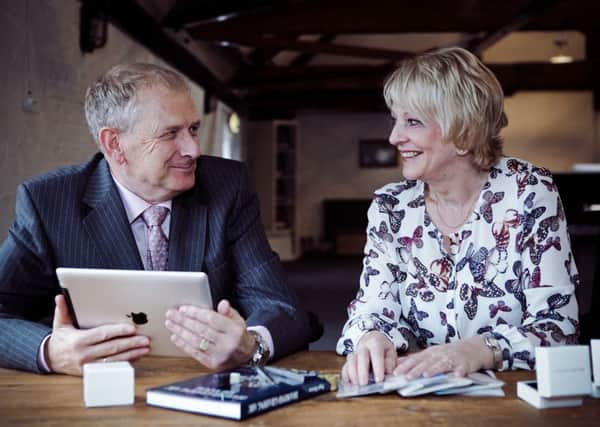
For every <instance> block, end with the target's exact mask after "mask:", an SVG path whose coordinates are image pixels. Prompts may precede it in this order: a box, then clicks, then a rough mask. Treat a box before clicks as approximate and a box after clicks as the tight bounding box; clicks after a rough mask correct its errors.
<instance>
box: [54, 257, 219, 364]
mask: <svg viewBox="0 0 600 427" xmlns="http://www.w3.org/2000/svg"><path fill="white" fill-rule="evenodd" d="M56 275H57V276H58V281H59V283H60V286H61V287H62V289H63V294H64V295H65V298H66V300H67V305H68V306H69V311H70V313H71V318H72V319H73V322H74V325H75V326H76V327H78V328H82V329H85V328H92V327H95V326H99V325H104V324H107V323H132V324H135V325H136V326H137V328H138V331H139V333H140V334H142V335H146V336H148V337H150V339H151V344H150V345H151V350H150V354H153V355H156V356H186V354H185V353H183V352H182V351H181V350H179V349H178V348H177V347H176V346H175V345H174V344H173V343H172V342H171V340H170V338H169V337H170V335H171V332H170V331H169V330H168V329H167V328H166V327H165V313H166V311H167V310H168V309H169V308H171V307H175V306H177V305H182V304H192V305H197V306H200V307H206V308H211V309H212V307H213V305H212V297H211V294H210V287H209V285H208V277H207V276H206V274H205V273H201V272H183V271H144V270H110V269H90V268H57V269H56Z"/></svg>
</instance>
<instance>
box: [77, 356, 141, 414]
mask: <svg viewBox="0 0 600 427" xmlns="http://www.w3.org/2000/svg"><path fill="white" fill-rule="evenodd" d="M134 397H135V381H134V370H133V367H132V366H131V364H130V363H129V362H105V363H102V362H99V363H86V364H85V365H83V401H84V403H85V406H87V407H88V408H89V407H94V406H112V405H132V404H133V401H134Z"/></svg>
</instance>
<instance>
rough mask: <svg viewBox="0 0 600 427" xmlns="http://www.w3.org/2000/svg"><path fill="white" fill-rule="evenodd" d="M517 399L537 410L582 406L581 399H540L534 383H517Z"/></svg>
mask: <svg viewBox="0 0 600 427" xmlns="http://www.w3.org/2000/svg"><path fill="white" fill-rule="evenodd" d="M517 397H518V398H520V399H523V400H524V401H525V402H527V403H529V404H530V405H532V406H535V407H536V408H538V409H546V408H565V407H568V406H581V405H582V404H583V399H582V398H581V397H542V396H540V393H539V392H538V387H537V382H536V381H518V382H517Z"/></svg>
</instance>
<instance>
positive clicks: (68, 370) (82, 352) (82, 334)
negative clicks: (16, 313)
mask: <svg viewBox="0 0 600 427" xmlns="http://www.w3.org/2000/svg"><path fill="white" fill-rule="evenodd" d="M54 301H55V302H56V309H55V311H54V321H53V325H52V328H53V330H52V335H51V336H50V338H49V339H48V342H47V343H46V349H45V356H46V362H47V363H48V366H49V367H50V370H51V371H52V372H56V373H61V374H69V375H82V370H83V365H84V364H85V363H88V362H98V361H104V362H115V361H125V360H135V359H138V358H140V357H142V356H144V355H145V354H147V353H148V352H149V351H150V340H149V339H148V337H145V336H142V335H136V329H135V326H133V325H130V324H126V323H119V324H111V325H102V326H98V327H96V328H92V329H76V328H75V327H74V326H73V323H72V321H71V317H70V316H69V311H68V309H67V303H66V301H65V297H64V296H62V295H57V296H56V297H55V298H54Z"/></svg>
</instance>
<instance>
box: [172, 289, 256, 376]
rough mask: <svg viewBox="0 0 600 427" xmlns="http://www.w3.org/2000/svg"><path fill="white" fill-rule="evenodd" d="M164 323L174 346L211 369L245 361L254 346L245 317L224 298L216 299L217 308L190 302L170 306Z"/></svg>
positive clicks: (240, 363) (231, 365)
mask: <svg viewBox="0 0 600 427" xmlns="http://www.w3.org/2000/svg"><path fill="white" fill-rule="evenodd" d="M165 326H166V327H167V329H169V330H170V331H171V332H172V333H173V335H171V341H173V343H174V344H175V345H176V346H177V347H179V348H180V349H182V350H183V351H184V352H185V353H187V354H189V355H190V356H192V357H193V358H194V359H196V360H197V361H199V362H200V363H202V364H203V365H204V366H206V367H208V368H210V369H214V370H223V369H228V368H233V367H236V366H240V365H243V364H245V363H247V362H248V361H249V360H250V358H251V357H252V354H254V351H255V348H256V340H255V339H254V337H252V335H250V334H249V333H248V330H247V329H246V321H245V320H244V319H243V318H242V316H240V314H239V313H238V312H237V311H236V310H235V309H234V308H233V307H231V304H229V301H227V300H221V301H220V302H219V304H218V306H217V311H213V310H210V309H207V308H200V307H197V306H192V305H182V306H180V307H178V308H173V309H170V310H168V311H167V320H166V321H165Z"/></svg>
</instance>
